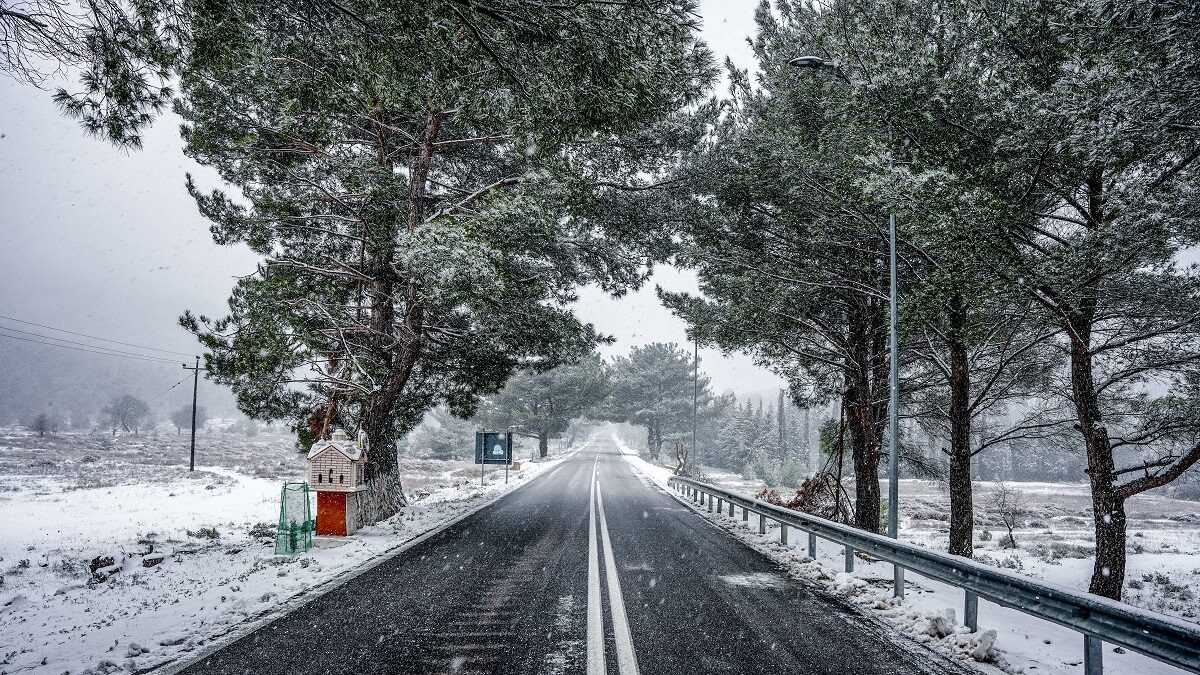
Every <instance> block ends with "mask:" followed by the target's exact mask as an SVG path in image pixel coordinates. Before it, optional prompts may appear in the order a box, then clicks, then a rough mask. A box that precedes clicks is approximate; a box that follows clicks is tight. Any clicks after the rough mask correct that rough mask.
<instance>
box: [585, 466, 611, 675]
mask: <svg viewBox="0 0 1200 675" xmlns="http://www.w3.org/2000/svg"><path fill="white" fill-rule="evenodd" d="M599 460H600V454H599V453H596V461H597V462H598V461H599ZM590 482H591V489H590V491H589V493H588V612H587V673H588V675H603V674H604V673H605V672H606V671H607V668H606V667H605V663H604V614H603V608H602V607H601V605H600V558H599V556H598V555H597V553H596V511H595V506H596V462H593V463H592V478H591V481H590Z"/></svg>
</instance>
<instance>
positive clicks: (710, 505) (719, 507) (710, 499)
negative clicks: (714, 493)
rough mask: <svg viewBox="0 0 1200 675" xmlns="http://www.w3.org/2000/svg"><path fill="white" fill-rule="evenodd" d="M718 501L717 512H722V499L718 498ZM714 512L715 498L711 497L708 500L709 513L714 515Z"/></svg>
mask: <svg viewBox="0 0 1200 675" xmlns="http://www.w3.org/2000/svg"><path fill="white" fill-rule="evenodd" d="M716 501H717V511H720V510H721V498H720V497H717V500H716ZM712 510H713V498H712V497H709V498H708V512H709V513H712Z"/></svg>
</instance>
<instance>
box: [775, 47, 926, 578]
mask: <svg viewBox="0 0 1200 675" xmlns="http://www.w3.org/2000/svg"><path fill="white" fill-rule="evenodd" d="M788 65H790V66H793V67H796V68H810V69H813V70H821V69H825V70H832V71H834V72H838V73H839V74H840V73H841V66H840V65H839V64H838V63H837V62H836V61H830V60H828V59H824V58H821V57H820V56H798V57H796V58H794V59H791V60H789V61H788ZM843 79H845V76H844V75H843ZM889 132H890V130H889ZM888 267H889V272H890V285H891V288H890V293H889V299H888V302H889V308H890V312H891V322H890V326H889V330H888V332H889V335H888V338H889V339H888V343H889V348H890V351H891V366H892V367H891V373H890V377H889V382H888V388H889V390H890V391H889V398H888V519H887V534H888V536H889V537H891V538H893V539H895V538H896V537H897V536H898V534H899V529H900V528H899V525H900V521H899V512H900V509H899V506H900V449H899V443H900V413H899V410H900V337H899V332H900V331H899V320H898V311H897V310H898V307H899V304H900V300H899V293H898V285H897V283H896V214H895V213H889V214H888ZM895 582H896V585H895V593H896V596H897V597H902V596H903V595H904V570H903V569H902V568H900V567H895Z"/></svg>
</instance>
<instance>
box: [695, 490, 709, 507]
mask: <svg viewBox="0 0 1200 675" xmlns="http://www.w3.org/2000/svg"><path fill="white" fill-rule="evenodd" d="M697 494H699V495H700V506H704V499H705V498H706V497H708V495H706V494H704V493H703V492H697Z"/></svg>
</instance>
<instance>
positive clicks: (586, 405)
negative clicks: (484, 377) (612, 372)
mask: <svg viewBox="0 0 1200 675" xmlns="http://www.w3.org/2000/svg"><path fill="white" fill-rule="evenodd" d="M608 394H609V378H608V373H607V372H606V371H605V368H604V364H603V362H601V361H600V358H599V357H598V356H592V357H589V358H586V359H583V360H581V361H580V362H579V363H574V364H567V365H562V366H558V367H557V368H552V369H551V370H548V371H546V372H543V373H538V372H519V373H517V374H516V375H514V376H513V377H511V378H510V379H509V380H508V383H507V384H506V385H504V389H502V390H500V392H499V393H497V394H495V395H494V396H489V397H487V398H486V399H485V401H484V402H483V404H482V405H481V406H480V409H479V413H478V415H477V416H476V420H477V421H478V422H479V423H480V424H481V425H483V426H484V427H487V428H492V429H504V428H508V429H511V430H512V431H513V432H515V433H517V434H519V435H522V436H526V437H529V438H536V439H537V442H538V455H539V456H540V457H545V456H546V454H547V453H548V451H549V441H550V439H551V438H558V437H560V436H561V435H562V433H563V432H565V431H566V430H567V428H568V427H569V426H570V424H571V422H572V421H573V420H575V419H577V418H579V417H584V416H588V415H589V414H590V413H592V412H593V410H594V409H595V407H596V406H597V405H598V404H599V403H600V402H601V401H603V400H604V399H605V398H606V397H607V396H608Z"/></svg>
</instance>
